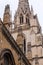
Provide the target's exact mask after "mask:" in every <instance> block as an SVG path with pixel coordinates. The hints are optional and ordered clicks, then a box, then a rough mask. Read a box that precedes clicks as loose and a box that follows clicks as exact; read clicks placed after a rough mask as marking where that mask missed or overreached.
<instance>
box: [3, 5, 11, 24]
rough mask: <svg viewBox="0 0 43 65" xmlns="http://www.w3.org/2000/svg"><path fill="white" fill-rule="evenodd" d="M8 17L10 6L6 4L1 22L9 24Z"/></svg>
mask: <svg viewBox="0 0 43 65" xmlns="http://www.w3.org/2000/svg"><path fill="white" fill-rule="evenodd" d="M10 17H11V15H10V6H9V5H8V4H7V5H6V6H5V11H4V18H3V22H5V23H9V22H10Z"/></svg>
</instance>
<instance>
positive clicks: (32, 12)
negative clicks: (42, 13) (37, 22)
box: [31, 5, 34, 14]
mask: <svg viewBox="0 0 43 65" xmlns="http://www.w3.org/2000/svg"><path fill="white" fill-rule="evenodd" d="M31 14H34V10H33V6H32V5H31Z"/></svg>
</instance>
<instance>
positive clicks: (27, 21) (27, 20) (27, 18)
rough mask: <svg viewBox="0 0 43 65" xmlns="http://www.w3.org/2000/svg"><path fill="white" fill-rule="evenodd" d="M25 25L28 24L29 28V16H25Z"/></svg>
mask: <svg viewBox="0 0 43 65" xmlns="http://www.w3.org/2000/svg"><path fill="white" fill-rule="evenodd" d="M26 24H28V25H29V26H30V21H29V15H28V14H27V15H26Z"/></svg>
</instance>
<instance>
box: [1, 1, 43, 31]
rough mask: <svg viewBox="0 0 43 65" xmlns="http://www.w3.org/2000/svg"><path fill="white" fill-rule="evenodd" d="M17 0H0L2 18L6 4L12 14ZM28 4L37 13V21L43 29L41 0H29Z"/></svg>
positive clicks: (16, 5) (42, 2) (42, 3)
mask: <svg viewBox="0 0 43 65" xmlns="http://www.w3.org/2000/svg"><path fill="white" fill-rule="evenodd" d="M18 1H19V0H0V18H3V13H4V8H5V5H6V4H10V7H11V12H12V14H13V16H14V14H15V12H16V10H17V7H18ZM29 3H30V6H31V5H32V6H33V9H34V12H35V13H36V14H37V15H38V20H39V23H40V25H41V27H42V31H43V0H29Z"/></svg>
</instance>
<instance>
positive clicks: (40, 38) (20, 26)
mask: <svg viewBox="0 0 43 65" xmlns="http://www.w3.org/2000/svg"><path fill="white" fill-rule="evenodd" d="M11 22H12V20H11V14H10V7H9V5H7V6H6V7H5V12H4V16H3V23H4V25H5V26H6V27H7V29H8V30H9V32H10V34H11V35H12V36H13V38H14V40H15V41H16V43H17V44H18V46H19V47H20V49H21V51H22V52H23V54H24V56H25V57H26V58H27V59H28V61H29V62H30V63H31V65H43V34H42V33H41V26H40V24H39V21H38V17H37V15H36V14H35V15H34V11H33V7H32V6H31V8H30V6H29V2H28V0H19V4H18V8H17V11H16V12H15V16H14V21H13V23H11ZM0 25H1V23H0ZM4 31H5V30H4ZM6 33H7V30H6ZM1 35H3V34H2V33H1V32H0V37H1V43H2V44H0V48H1V51H2V50H3V49H6V48H7V49H10V51H11V52H12V54H11V53H10V52H9V53H10V55H8V57H10V56H11V55H13V57H14V59H15V63H16V65H24V63H23V61H22V56H21V55H18V53H17V52H15V50H14V45H12V44H11V43H10V42H11V40H10V39H11V37H10V35H9V36H8V37H9V38H8V39H9V40H10V42H9V40H8V39H7V40H6V39H5V37H4V36H3V37H2V36H1ZM7 35H8V33H7ZM6 37H7V36H6ZM2 41H4V42H2ZM5 42H6V43H5ZM9 43H10V44H9ZM15 46H16V45H15ZM17 49H18V47H17ZM7 52H8V50H7ZM0 53H1V52H0ZM4 53H5V52H4ZM3 55H4V54H2V56H3ZM4 57H5V60H6V54H5V56H4ZM11 58H12V56H11ZM23 58H24V57H23ZM9 59H10V58H9ZM12 60H13V58H12V59H10V61H8V62H9V63H11V65H15V64H13V61H12ZM11 61H12V62H11ZM6 62H7V60H6V61H5V63H6Z"/></svg>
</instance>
